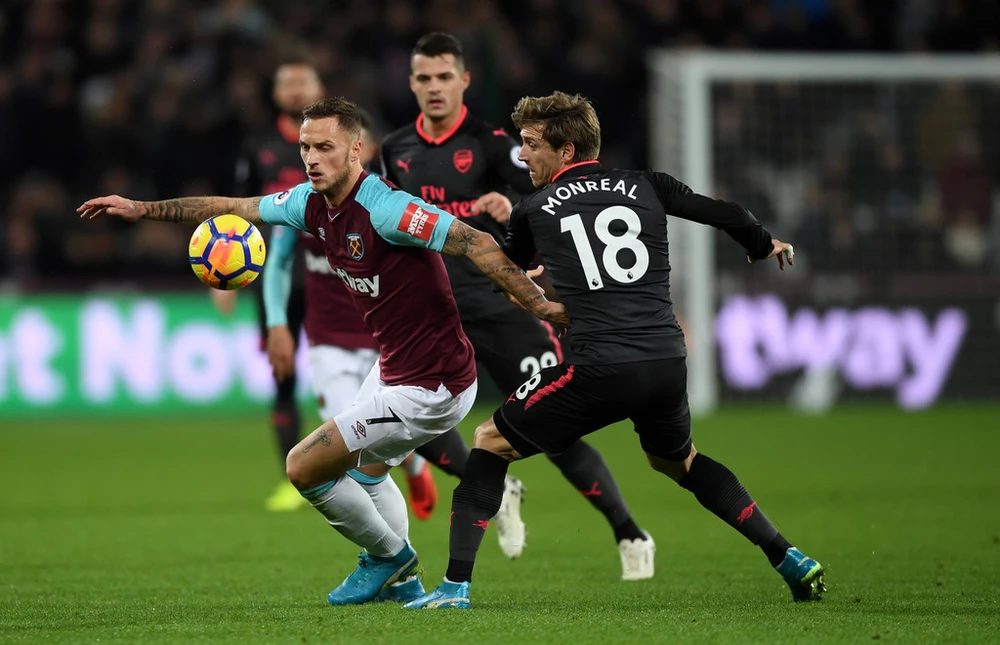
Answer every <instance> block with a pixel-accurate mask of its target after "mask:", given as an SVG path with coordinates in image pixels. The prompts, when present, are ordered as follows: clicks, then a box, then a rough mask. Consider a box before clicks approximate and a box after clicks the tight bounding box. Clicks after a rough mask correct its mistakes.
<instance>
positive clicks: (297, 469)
mask: <svg viewBox="0 0 1000 645" xmlns="http://www.w3.org/2000/svg"><path fill="white" fill-rule="evenodd" d="M285 475H287V476H288V481H289V482H291V484H292V486H294V487H295V488H297V489H298V490H306V489H309V488H312V486H311V484H312V482H311V481H310V480H309V473H308V470H307V468H306V467H305V460H304V459H302V455H301V454H299V453H298V452H297V451H295V450H292V451H291V452H289V453H288V456H287V457H285Z"/></svg>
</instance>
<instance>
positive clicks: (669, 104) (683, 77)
mask: <svg viewBox="0 0 1000 645" xmlns="http://www.w3.org/2000/svg"><path fill="white" fill-rule="evenodd" d="M648 63H649V68H650V73H651V92H650V106H649V107H650V121H651V162H652V164H653V168H654V169H655V170H660V171H663V172H667V173H670V174H672V175H674V176H676V177H677V178H678V179H680V180H681V181H683V182H684V183H686V184H688V185H689V186H690V187H691V188H692V189H693V190H695V191H696V192H701V193H705V194H708V195H713V189H714V187H715V184H716V176H715V173H716V169H717V168H718V167H719V163H720V162H723V163H730V164H740V163H742V161H741V159H731V160H719V159H716V158H715V156H716V150H715V148H716V145H715V143H716V142H715V141H714V140H713V137H714V132H715V130H716V123H715V122H714V120H715V119H716V114H715V106H714V104H713V88H714V87H719V86H726V85H728V86H735V85H736V84H741V83H751V84H753V83H763V84H772V85H773V86H778V85H779V84H782V83H795V84H798V85H800V86H815V84H825V86H826V87H827V88H831V87H832V88H834V89H833V91H834V92H836V87H837V84H838V83H843V87H844V88H845V89H844V91H845V93H846V92H849V91H850V90H851V88H854V87H858V86H860V85H864V86H865V87H866V88H867V89H869V90H870V89H871V88H875V89H876V90H877V89H878V88H879V87H882V86H886V85H891V84H899V83H902V84H918V85H920V84H927V85H926V86H927V87H936V86H939V85H942V84H945V83H948V82H952V81H960V82H963V83H964V82H969V83H980V84H984V85H988V84H994V83H997V82H998V81H1000V56H995V55H988V56H980V55H976V56H964V55H962V56H959V55H955V56H952V55H947V56H937V55H881V54H879V55H854V54H850V55H840V54H831V55H816V54H797V53H790V54H753V53H742V52H741V53H733V54H729V53H709V52H681V53H679V52H676V51H666V50H659V51H653V52H651V53H650V55H649V58H648ZM921 87H924V85H921ZM733 103H734V104H735V105H736V110H737V111H738V110H739V109H740V106H739V101H738V100H737V101H734V102H733ZM810 105H811V104H810ZM892 109H895V110H897V112H898V111H899V110H900V108H898V107H893V108H892ZM903 109H906V108H905V107H904V108H903ZM764 132H766V131H764ZM759 138H761V139H763V138H764V135H763V134H762V135H760V137H759ZM991 161H992V162H993V163H997V162H1000V160H998V159H993V160H991ZM996 195H997V193H996V192H994V196H995V197H996ZM996 201H997V200H996V199H994V202H995V203H996ZM751 210H753V209H751ZM994 212H996V209H994ZM755 214H756V215H757V216H758V217H759V218H760V219H761V220H762V221H763V222H765V224H767V225H769V227H771V228H772V230H775V228H774V227H773V226H771V225H772V224H773V223H774V217H773V216H772V214H771V213H766V212H757V213H755ZM996 219H997V218H996V217H994V220H996ZM668 232H669V236H670V242H671V244H670V253H671V266H672V268H673V272H672V275H673V287H674V293H675V304H676V306H677V310H678V312H679V314H680V316H681V317H682V322H683V325H684V327H685V331H686V332H687V338H688V347H689V361H688V369H689V398H690V405H691V410H692V412H693V413H695V414H704V413H707V412H710V411H712V410H713V409H714V408H715V407H716V406H717V405H718V403H719V401H720V388H721V387H722V385H721V384H720V369H719V356H718V352H717V349H718V344H717V339H716V330H715V322H716V316H717V315H718V312H719V306H720V296H719V283H718V281H717V278H718V276H717V273H718V268H717V266H718V265H717V258H716V254H715V245H716V237H717V236H718V235H719V233H717V232H716V231H715V230H714V229H711V228H709V227H705V226H700V225H697V224H693V223H689V222H685V221H682V220H678V219H676V218H668ZM775 234H776V236H778V237H784V235H783V234H782V233H781V232H780V229H778V230H775ZM791 241H794V240H791ZM796 250H797V251H799V247H798V245H796ZM736 252H737V253H738V249H736ZM796 259H798V258H796Z"/></svg>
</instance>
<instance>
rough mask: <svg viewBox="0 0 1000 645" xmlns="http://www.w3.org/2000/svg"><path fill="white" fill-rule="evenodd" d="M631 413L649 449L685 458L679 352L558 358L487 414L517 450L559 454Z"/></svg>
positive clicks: (687, 445) (683, 371) (686, 424)
mask: <svg viewBox="0 0 1000 645" xmlns="http://www.w3.org/2000/svg"><path fill="white" fill-rule="evenodd" d="M625 419H631V420H632V423H633V424H634V428H635V431H636V433H637V434H638V435H639V443H640V444H641V445H642V449H643V450H645V451H646V452H647V453H649V454H651V455H654V456H656V457H660V458H662V459H666V460H669V461H683V460H684V459H686V458H687V456H688V453H690V451H691V413H690V411H689V410H688V399H687V365H686V364H685V359H684V358H683V357H681V358H667V359H660V360H653V361H644V362H641V363H619V364H617V365H567V364H565V363H564V364H562V365H557V366H556V367H549V368H546V369H544V370H542V371H541V372H540V373H538V374H536V375H535V376H532V377H531V378H529V379H528V380H527V381H525V382H524V383H522V384H521V386H520V387H519V388H517V389H516V390H515V391H514V393H513V394H511V395H510V397H509V398H508V399H507V401H506V402H505V403H504V404H503V405H502V406H500V408H499V409H498V410H497V411H496V412H495V413H494V414H493V422H494V423H495V424H496V427H497V429H498V430H499V431H500V434H502V435H503V436H504V438H505V439H507V441H508V442H510V445H511V446H513V447H514V449H515V450H517V451H518V452H519V453H521V455H523V456H525V457H528V456H530V455H535V454H538V453H540V452H544V453H546V454H549V455H558V454H559V453H561V452H562V451H564V450H565V449H566V448H567V447H569V446H570V444H572V443H574V442H575V441H577V440H578V439H580V438H581V437H583V436H585V435H588V434H590V433H591V432H594V431H596V430H600V429H601V428H603V427H605V426H608V425H611V424H612V423H617V422H618V421H623V420H625Z"/></svg>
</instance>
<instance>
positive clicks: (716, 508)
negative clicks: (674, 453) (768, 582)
mask: <svg viewBox="0 0 1000 645" xmlns="http://www.w3.org/2000/svg"><path fill="white" fill-rule="evenodd" d="M680 484H681V487H682V488H686V489H687V490H689V491H691V492H692V493H694V496H695V498H696V499H697V500H698V501H699V502H701V505H702V506H704V507H705V508H707V509H708V510H710V511H712V512H713V513H715V514H716V515H718V516H719V517H720V518H722V520H723V521H725V522H726V523H727V524H729V525H730V526H731V527H733V528H734V529H736V530H737V531H739V532H740V533H741V534H742V535H743V537H745V538H746V539H748V540H750V541H751V542H753V543H754V544H756V545H757V546H759V547H760V548H761V550H762V551H764V555H766V556H767V559H768V560H769V561H770V562H771V566H775V567H776V566H778V565H779V564H780V563H781V561H782V559H784V557H785V551H786V550H787V549H788V547H790V546H791V545H790V544H789V543H788V541H787V540H785V538H784V537H782V535H781V533H778V529H776V528H775V527H774V524H771V521H770V520H769V519H767V516H766V515H764V512H763V511H761V510H760V508H759V507H758V506H757V502H755V501H753V498H752V497H750V493H748V492H747V489H746V488H744V487H743V484H741V483H740V480H739V479H737V478H736V475H734V474H733V473H732V471H731V470H729V469H728V468H726V467H725V466H723V465H722V464H720V463H719V462H717V461H715V460H714V459H712V458H711V457H706V456H705V455H703V454H701V453H698V454H697V455H695V457H694V459H693V460H692V461H691V469H690V470H689V471H688V473H687V474H686V475H684V478H683V479H681V482H680Z"/></svg>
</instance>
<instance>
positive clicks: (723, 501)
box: [407, 92, 825, 609]
mask: <svg viewBox="0 0 1000 645" xmlns="http://www.w3.org/2000/svg"><path fill="white" fill-rule="evenodd" d="M513 119H514V125H515V126H516V127H518V128H519V129H520V131H521V138H522V140H523V148H522V149H521V152H520V159H522V160H523V161H524V162H525V163H526V164H527V166H528V168H529V170H530V172H531V180H532V182H533V184H534V185H535V186H538V187H540V188H542V189H541V190H539V191H538V192H536V193H535V194H533V195H532V196H531V197H528V198H526V199H524V200H522V201H520V202H519V203H518V204H517V206H516V207H515V208H514V212H513V214H512V215H511V225H510V231H509V232H508V234H507V240H506V242H505V244H504V247H503V248H504V252H505V253H506V254H507V255H508V256H509V257H510V258H511V260H513V261H514V262H515V263H516V264H517V265H518V266H520V267H521V268H525V269H527V268H528V267H529V266H530V265H532V264H533V262H534V261H535V258H536V256H537V255H538V254H539V253H540V254H541V256H542V259H543V261H544V263H545V268H546V270H547V271H548V272H549V273H551V280H552V285H553V287H554V288H555V290H556V292H557V293H558V295H559V297H560V298H561V299H562V300H563V301H564V303H565V305H566V310H567V313H568V314H569V316H570V322H571V327H570V329H569V333H568V337H567V360H566V362H565V363H563V364H561V365H557V366H554V367H547V368H545V369H543V370H542V371H541V372H540V373H538V374H536V375H535V376H533V377H532V378H531V379H529V380H528V381H526V382H525V383H524V384H523V385H521V387H520V388H518V389H517V391H515V392H514V393H513V394H512V395H511V396H510V398H509V399H507V401H506V402H505V403H504V404H503V405H501V406H500V408H499V409H498V410H497V411H496V413H494V415H493V418H492V419H490V420H488V421H486V422H484V423H482V424H480V426H479V427H478V428H477V429H476V435H475V447H474V448H473V450H472V453H471V455H470V456H469V463H468V467H467V474H466V476H465V477H463V478H462V482H461V484H459V486H458V488H456V489H455V494H454V497H453V501H452V522H451V540H450V545H451V546H450V555H451V558H450V560H449V563H448V571H447V573H446V574H445V581H444V583H442V584H441V586H440V587H438V588H437V589H436V590H435V591H433V592H431V593H430V594H428V595H427V596H425V597H423V598H421V599H419V600H416V601H414V602H413V603H410V604H409V605H407V606H408V607H411V608H429V609H435V608H468V607H469V586H470V583H471V580H472V569H473V565H474V564H475V559H476V552H477V551H478V549H479V544H480V543H481V542H482V539H483V532H484V531H483V526H484V523H485V522H487V521H488V520H489V518H490V517H492V515H493V514H494V513H496V510H497V507H498V504H497V502H496V500H497V498H498V496H499V494H500V491H502V489H503V485H504V475H505V474H506V473H507V467H508V465H509V462H510V461H514V460H516V459H523V458H525V457H530V456H532V455H536V454H538V453H540V452H545V453H550V452H556V453H559V452H560V451H561V450H562V449H563V448H564V447H565V446H568V445H571V444H572V443H574V442H576V441H579V439H580V437H583V436H585V435H587V434H589V433H591V432H594V431H596V430H599V429H601V428H603V427H605V426H607V425H610V424H612V423H617V422H619V421H623V420H625V419H629V420H631V421H632V423H633V424H634V428H635V432H636V434H638V435H639V442H640V444H641V446H642V449H643V451H645V453H646V459H647V461H648V462H649V464H650V465H651V466H652V467H653V468H654V469H655V470H657V471H659V472H661V473H663V474H665V475H667V476H668V477H670V478H671V479H673V480H674V481H676V482H677V483H678V484H680V486H681V487H682V488H685V489H686V490H688V491H690V492H691V493H693V494H694V496H695V498H696V499H697V500H698V502H700V503H701V505H702V506H704V507H705V508H707V509H708V510H710V511H712V512H713V513H715V514H716V515H717V516H718V517H720V518H721V519H723V520H724V521H725V522H726V523H728V524H729V525H730V526H732V527H733V528H734V529H736V530H737V531H739V532H740V534H742V535H743V536H744V537H745V538H747V539H748V540H750V542H752V543H753V544H755V545H757V546H758V547H760V549H761V550H762V551H763V552H764V555H765V556H766V557H767V559H768V561H769V562H770V563H771V565H772V566H773V567H775V568H776V569H777V571H778V573H779V574H780V575H781V576H782V578H784V580H785V582H786V583H788V586H789V587H790V588H791V590H792V598H793V599H794V600H795V601H803V600H817V599H819V597H820V594H821V593H822V592H823V591H824V590H825V587H824V586H823V567H821V566H820V564H819V563H818V562H816V561H815V560H813V559H812V558H808V557H806V556H805V555H803V554H802V553H801V552H800V551H799V550H798V549H796V548H794V547H793V546H792V545H791V544H790V543H789V542H788V541H787V540H786V539H785V538H784V537H783V536H782V535H781V533H779V532H778V530H777V529H776V528H775V526H774V525H773V524H772V523H771V522H770V520H768V518H767V517H766V516H765V515H764V513H763V511H761V509H760V508H759V507H758V506H757V502H756V501H754V499H753V498H752V497H751V496H750V493H748V492H747V490H746V488H744V487H743V484H741V483H740V481H739V480H738V479H737V478H736V476H735V475H734V474H733V473H732V472H731V471H730V470H729V469H728V468H726V467H725V466H724V465H722V464H720V463H719V462H717V461H714V460H713V459H711V458H710V457H708V456H706V455H704V454H702V453H699V452H698V451H697V450H695V447H694V444H693V443H692V441H691V414H690V411H689V410H688V400H687V368H686V361H685V356H686V350H685V345H684V334H683V332H681V329H680V327H679V326H678V324H677V319H676V318H675V317H674V314H673V311H672V307H671V299H670V263H669V257H668V246H667V223H666V217H665V213H669V214H670V215H673V216H676V217H682V218H684V219H688V220H691V221H694V222H698V223H700V224H708V225H711V226H715V227H716V228H719V229H721V230H723V231H725V232H726V233H728V234H729V236H730V237H732V238H733V239H734V240H736V241H737V242H739V243H740V245H742V246H743V248H744V249H746V253H747V258H748V259H749V260H750V261H751V262H752V261H757V260H763V259H766V258H772V257H776V258H777V260H778V266H779V268H781V269H784V268H785V265H784V262H785V260H786V259H787V260H788V261H789V262H791V261H792V260H791V245H789V244H786V243H784V242H781V241H779V240H777V239H773V238H772V237H771V234H770V233H768V231H767V229H765V228H764V227H763V226H761V224H760V222H758V221H757V219H756V218H755V217H754V216H753V215H752V214H751V213H750V212H749V211H748V210H746V209H745V208H743V207H742V206H740V205H738V204H734V203H732V202H724V201H720V200H715V199H711V198H709V197H705V196H702V195H698V194H696V193H693V192H692V191H691V189H690V188H688V187H687V186H685V185H684V184H682V183H681V182H679V181H678V180H676V179H674V178H673V177H671V176H670V175H666V174H663V173H659V172H652V171H643V172H638V171H633V170H618V169H606V168H602V167H601V165H600V164H599V163H598V161H597V157H598V155H599V154H600V149H601V126H600V122H599V121H598V119H597V114H596V113H595V112H594V109H593V107H592V106H591V105H590V102H589V101H587V100H586V99H584V98H583V97H580V96H570V95H568V94H564V93H562V92H556V93H554V94H552V95H550V96H546V97H540V98H534V97H526V98H523V99H521V101H520V102H519V103H518V104H517V107H516V108H515V110H514V114H513Z"/></svg>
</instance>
